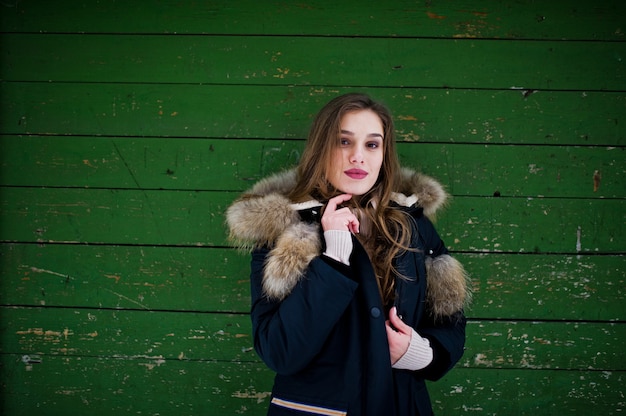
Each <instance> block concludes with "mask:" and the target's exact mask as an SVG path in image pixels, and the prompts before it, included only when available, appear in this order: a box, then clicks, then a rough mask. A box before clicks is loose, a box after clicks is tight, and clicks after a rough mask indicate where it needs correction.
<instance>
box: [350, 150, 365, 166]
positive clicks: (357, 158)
mask: <svg viewBox="0 0 626 416" xmlns="http://www.w3.org/2000/svg"><path fill="white" fill-rule="evenodd" d="M350 163H363V152H361V151H360V150H357V149H355V150H354V151H353V152H352V155H351V156H350Z"/></svg>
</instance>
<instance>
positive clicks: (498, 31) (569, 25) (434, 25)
mask: <svg viewBox="0 0 626 416" xmlns="http://www.w3.org/2000/svg"><path fill="white" fill-rule="evenodd" d="M361 6H363V5H361ZM86 14H87V15H88V17H89V18H88V19H86V18H85V16H86ZM625 14H626V6H625V5H624V3H623V2H622V1H620V0H604V1H602V3H594V2H587V1H577V2H560V1H551V2H539V3H538V2H536V1H533V0H522V1H515V2H502V1H499V0H483V1H481V2H480V4H476V3H475V2H472V1H468V0H460V1H459V0H457V1H453V2H450V1H441V0H429V1H427V2H415V1H411V0H399V1H398V0H396V1H394V2H393V5H392V6H390V5H389V4H386V3H368V4H367V7H355V5H354V4H353V3H351V2H337V1H332V0H315V1H307V2H306V3H298V2H292V1H284V0H283V1H273V2H272V3H271V4H268V3H266V2H258V1H255V0H245V1H238V2H237V4H236V5H233V3H232V2H230V1H227V0H220V1H211V2H210V3H209V2H197V1H193V0H184V1H180V0H176V1H174V0H168V1H159V2H154V3H151V4H150V9H149V12H148V10H146V6H145V4H139V3H133V2H122V3H120V2H110V3H109V2H97V3H95V4H91V3H89V4H88V5H86V4H85V3H84V2H83V1H81V0H62V1H56V2H54V4H51V3H50V2H47V1H45V0H38V1H12V2H5V4H4V8H3V13H2V14H0V19H1V20H0V24H1V27H2V28H3V29H4V30H6V31H8V32H61V33H68V32H69V33H111V32H112V33H116V32H122V33H128V32H132V33H164V34H172V35H174V34H194V33H197V34H201V33H206V34H228V35H239V34H264V35H322V36H345V35H347V36H384V37H396V36H426V37H442V38H502V39H525V38H527V39H555V40H568V39H570V40H571V39H592V40H616V41H620V40H623V39H624V21H623V19H622V17H623V16H624V15H625ZM136 16H143V17H144V18H142V19H137V17H136Z"/></svg>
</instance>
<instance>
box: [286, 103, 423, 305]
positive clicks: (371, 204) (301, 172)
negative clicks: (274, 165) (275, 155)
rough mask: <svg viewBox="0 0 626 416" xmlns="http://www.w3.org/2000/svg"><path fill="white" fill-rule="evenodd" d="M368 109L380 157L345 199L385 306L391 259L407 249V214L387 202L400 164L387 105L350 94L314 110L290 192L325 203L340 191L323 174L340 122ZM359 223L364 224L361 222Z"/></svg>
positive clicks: (390, 290) (391, 285) (390, 292)
mask: <svg viewBox="0 0 626 416" xmlns="http://www.w3.org/2000/svg"><path fill="white" fill-rule="evenodd" d="M360 110H371V111H373V112H374V113H376V114H377V115H378V117H379V118H380V120H381V122H382V126H383V134H384V137H383V162H382V166H381V168H380V173H379V176H378V178H377V180H376V183H375V184H374V186H373V187H372V189H370V190H369V191H368V192H367V193H366V194H364V195H360V196H354V197H353V198H352V199H351V200H350V201H348V202H347V203H346V204H344V205H347V206H349V207H350V208H351V209H353V210H354V211H355V212H357V214H358V216H359V221H360V222H361V224H362V227H361V233H360V234H358V235H357V239H358V240H359V241H360V242H361V244H363V246H364V247H365V250H366V251H367V253H368V255H369V256H370V260H371V261H372V265H373V267H374V271H375V272H376V275H377V276H378V279H377V280H378V284H379V289H380V292H381V296H382V298H383V302H384V304H385V305H389V304H390V303H392V302H393V299H394V295H395V277H396V276H399V274H398V273H397V271H396V269H395V267H394V259H395V257H396V256H397V255H399V254H400V253H401V252H403V251H405V250H408V248H409V243H410V238H411V236H410V226H409V219H408V217H407V215H406V214H405V213H404V212H402V211H400V210H397V209H393V208H392V207H391V206H390V201H391V195H392V193H393V192H394V191H397V190H398V187H399V183H398V182H399V176H400V163H399V161H398V155H397V152H396V140H395V130H394V125H393V119H392V116H391V113H390V112H389V110H388V109H387V108H386V107H385V106H384V105H383V104H381V103H379V102H376V101H374V100H372V99H371V98H370V97H369V96H367V95H365V94H359V93H350V94H345V95H341V96H338V97H336V98H334V99H333V100H331V101H330V102H328V103H327V104H326V105H325V106H324V107H323V108H322V109H321V110H320V111H319V113H318V114H317V115H316V117H315V119H314V120H313V124H312V126H311V129H310V131H309V135H308V138H307V142H306V145H305V149H304V151H303V153H302V157H301V159H300V162H299V164H298V168H297V177H296V186H295V187H294V189H293V191H292V192H291V194H290V195H289V198H290V199H291V200H292V201H294V202H304V201H306V200H310V199H311V198H313V199H316V200H318V201H321V202H323V203H326V202H327V201H328V200H329V199H330V198H332V197H334V196H337V195H339V194H340V193H342V192H341V191H340V190H338V189H336V188H335V187H334V186H333V185H332V184H331V183H330V182H329V181H328V180H327V178H326V172H328V171H329V169H330V164H331V160H332V156H333V152H334V150H335V149H336V148H337V147H338V146H339V144H340V134H341V121H342V119H343V117H344V115H345V114H347V113H350V112H354V111H360ZM363 225H364V226H363Z"/></svg>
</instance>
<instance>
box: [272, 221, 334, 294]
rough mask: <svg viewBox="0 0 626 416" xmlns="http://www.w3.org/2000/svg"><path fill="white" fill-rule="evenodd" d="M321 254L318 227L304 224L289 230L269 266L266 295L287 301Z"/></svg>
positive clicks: (291, 227) (278, 242) (275, 248)
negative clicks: (314, 260) (288, 296)
mask: <svg viewBox="0 0 626 416" xmlns="http://www.w3.org/2000/svg"><path fill="white" fill-rule="evenodd" d="M321 251H322V244H321V241H320V237H319V231H318V226H317V225H313V224H306V223H302V222H301V223H297V224H293V225H292V226H290V227H289V228H287V229H286V230H285V232H284V233H283V235H281V236H280V238H279V239H278V241H276V246H275V247H274V248H273V249H272V250H271V251H270V253H269V256H268V258H267V262H266V263H265V270H264V274H265V276H264V278H263V290H264V292H265V294H266V295H267V296H268V297H269V298H270V299H277V300H282V299H284V298H285V297H286V296H287V295H288V294H289V293H290V292H291V290H292V289H293V287H294V286H295V285H297V284H298V282H299V281H300V279H301V278H302V276H303V275H304V270H305V269H306V268H307V266H308V265H309V263H310V262H311V260H313V258H314V257H315V256H317V255H319V254H320V253H321ZM270 276H271V278H270Z"/></svg>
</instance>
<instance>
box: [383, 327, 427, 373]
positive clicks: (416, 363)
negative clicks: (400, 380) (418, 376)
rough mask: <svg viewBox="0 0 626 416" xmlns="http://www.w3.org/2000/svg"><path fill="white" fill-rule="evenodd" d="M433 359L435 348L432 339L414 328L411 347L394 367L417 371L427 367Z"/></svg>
mask: <svg viewBox="0 0 626 416" xmlns="http://www.w3.org/2000/svg"><path fill="white" fill-rule="evenodd" d="M432 361H433V349H432V347H431V346H430V341H428V340H427V339H426V338H422V337H421V336H420V335H419V334H418V333H417V332H415V330H413V333H412V335H411V343H410V344H409V348H408V349H407V350H406V352H405V353H404V355H403V356H402V357H400V359H399V360H398V361H397V362H396V363H395V364H394V365H393V366H392V367H393V368H395V369H397V370H411V371H415V370H421V369H423V368H426V367H427V366H428V365H429V364H430V363H431V362H432Z"/></svg>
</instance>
